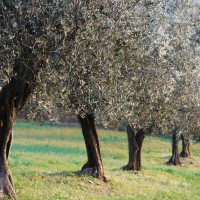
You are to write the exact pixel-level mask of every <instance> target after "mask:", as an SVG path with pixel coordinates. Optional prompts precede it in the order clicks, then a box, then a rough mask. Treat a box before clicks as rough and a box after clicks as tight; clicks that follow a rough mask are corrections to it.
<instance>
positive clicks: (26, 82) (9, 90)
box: [0, 61, 35, 199]
mask: <svg viewBox="0 0 200 200" xmlns="http://www.w3.org/2000/svg"><path fill="white" fill-rule="evenodd" d="M28 64H30V63H27V65H28ZM13 71H14V73H15V77H13V78H11V80H10V81H9V83H8V84H7V85H5V86H4V87H3V88H2V90H1V92H0V199H2V198H4V196H7V197H9V198H10V199H15V193H14V186H13V181H12V176H11V173H10V172H9V169H8V156H9V150H10V146H11V142H12V129H13V123H14V121H15V118H16V114H17V113H18V112H19V111H20V110H21V109H22V108H23V106H24V104H25V103H26V101H27V99H28V97H29V96H30V94H31V92H32V89H33V85H32V83H33V82H34V81H35V75H34V74H33V72H32V71H31V70H30V69H29V68H28V67H26V66H25V65H24V64H22V63H21V62H20V61H16V63H15V67H14V70H13Z"/></svg>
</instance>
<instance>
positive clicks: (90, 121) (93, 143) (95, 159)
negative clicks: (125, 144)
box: [78, 114, 107, 182]
mask: <svg viewBox="0 0 200 200" xmlns="http://www.w3.org/2000/svg"><path fill="white" fill-rule="evenodd" d="M78 119H79V121H80V124H81V128H82V132H83V137H84V140H85V146H86V150H87V157H88V161H87V162H86V164H84V165H83V167H82V169H81V173H83V174H87V175H89V176H93V177H95V178H98V179H101V180H103V181H105V182H107V179H106V177H105V176H104V170H103V164H102V159H101V152H100V147H99V140H98V135H97V131H96V127H95V119H94V116H93V115H92V114H87V115H86V116H85V118H82V117H81V116H80V115H79V116H78Z"/></svg>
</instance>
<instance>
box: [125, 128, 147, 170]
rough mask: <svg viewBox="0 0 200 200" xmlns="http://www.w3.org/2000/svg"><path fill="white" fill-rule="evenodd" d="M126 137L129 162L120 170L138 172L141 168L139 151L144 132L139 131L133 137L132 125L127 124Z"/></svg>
mask: <svg viewBox="0 0 200 200" xmlns="http://www.w3.org/2000/svg"><path fill="white" fill-rule="evenodd" d="M127 136H128V151H129V160H128V164H127V165H125V166H124V167H122V169H123V170H136V171H139V170H141V168H142V165H141V149H142V143H143V140H144V137H145V133H144V130H143V129H140V130H139V131H138V132H137V134H136V135H135V131H134V127H133V125H130V124H129V125H128V126H127Z"/></svg>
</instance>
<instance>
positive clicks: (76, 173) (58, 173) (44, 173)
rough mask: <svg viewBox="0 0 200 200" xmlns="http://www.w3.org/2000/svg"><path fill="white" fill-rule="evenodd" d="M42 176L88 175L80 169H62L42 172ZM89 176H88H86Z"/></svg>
mask: <svg viewBox="0 0 200 200" xmlns="http://www.w3.org/2000/svg"><path fill="white" fill-rule="evenodd" d="M42 175H43V176H46V177H48V176H50V177H74V176H77V177H81V176H88V175H87V174H85V173H83V172H82V171H81V170H79V171H62V172H52V173H46V172H43V173H42ZM88 177H90V176H88Z"/></svg>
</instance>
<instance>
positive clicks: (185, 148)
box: [180, 135, 190, 158]
mask: <svg viewBox="0 0 200 200" xmlns="http://www.w3.org/2000/svg"><path fill="white" fill-rule="evenodd" d="M181 140H182V151H181V153H180V157H182V158H188V157H190V141H189V140H187V139H185V137H184V135H181Z"/></svg>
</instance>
